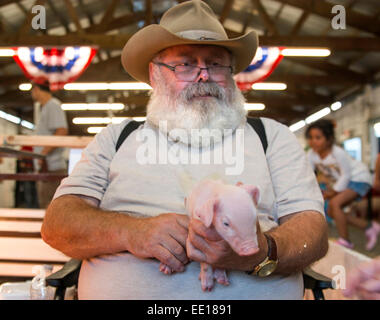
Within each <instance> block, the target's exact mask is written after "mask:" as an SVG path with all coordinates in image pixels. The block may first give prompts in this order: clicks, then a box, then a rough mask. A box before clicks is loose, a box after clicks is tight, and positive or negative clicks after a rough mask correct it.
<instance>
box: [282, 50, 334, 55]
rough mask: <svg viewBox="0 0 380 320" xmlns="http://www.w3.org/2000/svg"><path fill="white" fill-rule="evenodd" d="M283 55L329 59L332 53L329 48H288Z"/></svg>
mask: <svg viewBox="0 0 380 320" xmlns="http://www.w3.org/2000/svg"><path fill="white" fill-rule="evenodd" d="M281 54H282V55H283V56H284V57H327V56H329V55H330V54H331V51H330V50H329V49H327V48H286V49H282V50H281Z"/></svg>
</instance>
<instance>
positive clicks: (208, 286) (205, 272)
mask: <svg viewBox="0 0 380 320" xmlns="http://www.w3.org/2000/svg"><path fill="white" fill-rule="evenodd" d="M199 279H200V280H201V286H202V290H203V291H211V290H212V288H214V272H213V270H212V267H211V266H210V265H209V264H207V263H204V262H201V272H200V273H199Z"/></svg>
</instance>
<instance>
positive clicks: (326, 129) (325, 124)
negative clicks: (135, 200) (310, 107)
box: [305, 119, 335, 144]
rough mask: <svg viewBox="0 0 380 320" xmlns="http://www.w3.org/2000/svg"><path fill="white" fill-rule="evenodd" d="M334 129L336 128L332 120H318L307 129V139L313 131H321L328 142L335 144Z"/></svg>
mask: <svg viewBox="0 0 380 320" xmlns="http://www.w3.org/2000/svg"><path fill="white" fill-rule="evenodd" d="M334 127H335V124H334V122H333V121H331V120H327V119H321V120H317V121H315V122H313V123H312V124H310V125H309V126H308V127H307V129H306V131H305V137H306V139H309V138H310V130H311V129H319V130H321V132H322V134H323V135H324V136H325V138H326V140H327V141H330V142H331V144H333V143H334V142H335V133H334Z"/></svg>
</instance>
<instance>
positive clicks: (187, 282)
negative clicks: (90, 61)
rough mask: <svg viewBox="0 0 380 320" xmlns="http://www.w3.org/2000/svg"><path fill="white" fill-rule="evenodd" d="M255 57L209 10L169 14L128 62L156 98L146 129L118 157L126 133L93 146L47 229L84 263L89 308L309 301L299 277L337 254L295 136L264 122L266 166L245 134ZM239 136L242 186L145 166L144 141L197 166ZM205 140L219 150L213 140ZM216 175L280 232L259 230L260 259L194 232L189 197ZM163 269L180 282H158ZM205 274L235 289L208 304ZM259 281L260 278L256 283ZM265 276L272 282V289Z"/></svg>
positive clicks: (250, 45)
mask: <svg viewBox="0 0 380 320" xmlns="http://www.w3.org/2000/svg"><path fill="white" fill-rule="evenodd" d="M194 29H196V30H194ZM215 39H217V40H215ZM256 48H257V37H256V35H255V33H254V32H251V33H248V34H247V35H245V36H243V37H240V38H237V39H228V37H227V35H226V34H225V31H224V29H223V27H222V25H221V24H220V23H219V21H218V20H217V18H216V17H215V15H214V14H213V12H212V10H211V9H210V8H209V7H208V6H207V5H206V4H205V3H203V2H201V1H188V2H184V3H182V4H179V5H177V6H175V7H173V8H171V9H170V10H168V11H167V12H166V13H165V14H164V16H163V17H162V19H161V22H160V25H150V26H148V27H146V28H143V29H142V30H140V31H139V32H137V33H136V34H135V35H134V36H133V37H132V38H131V39H130V40H129V41H128V43H127V44H126V46H125V47H124V49H123V54H122V63H123V65H124V67H125V69H126V70H127V72H129V73H130V74H131V75H132V76H133V77H135V78H136V79H138V80H140V81H144V82H149V83H150V84H151V86H152V87H153V94H152V96H151V99H150V102H149V105H148V110H147V121H146V123H145V124H144V125H142V126H140V127H139V128H138V129H137V130H136V131H134V132H132V133H131V134H130V136H129V137H128V139H127V140H126V141H125V142H124V143H123V144H122V145H121V147H120V149H119V150H118V152H117V153H116V152H115V144H116V141H117V139H118V137H119V135H120V132H121V131H122V129H123V127H124V126H125V125H126V123H123V124H121V125H116V126H112V125H111V126H109V127H107V128H106V129H103V131H102V132H101V133H100V134H98V135H97V136H96V137H95V139H94V141H93V142H92V143H90V145H89V146H88V147H87V148H86V149H85V150H84V152H83V155H82V159H81V161H80V162H79V163H78V164H77V166H76V167H75V168H74V170H73V172H72V174H71V176H70V177H69V178H67V179H65V180H63V182H62V184H61V186H60V187H59V189H58V190H57V192H56V194H55V196H54V197H55V199H54V200H53V201H52V203H51V205H50V206H49V208H48V210H47V213H46V217H45V221H44V224H43V227H42V236H43V239H44V240H45V241H46V242H47V243H49V244H50V245H51V246H53V247H55V248H57V249H58V250H61V251H62V252H64V253H65V254H67V255H69V256H71V257H75V258H79V259H84V261H83V264H82V269H81V273H80V279H79V292H78V294H79V298H80V299H281V298H282V299H301V298H302V296H303V283H302V276H301V273H300V271H301V270H302V269H303V268H304V267H306V266H307V265H309V264H310V263H311V262H313V261H315V260H317V259H319V258H321V257H322V256H323V255H324V254H325V253H326V251H327V228H326V223H325V219H324V215H323V206H322V204H323V201H322V196H321V193H320V191H319V189H318V185H317V184H316V181H315V178H314V176H313V172H312V171H311V169H310V167H309V165H308V163H307V161H306V159H305V156H304V152H303V150H302V148H301V147H300V146H299V144H298V143H297V140H296V138H295V137H294V135H293V134H292V133H291V132H290V131H289V130H288V129H287V127H285V126H283V125H281V124H279V123H277V122H275V121H273V120H270V119H263V122H264V126H265V129H266V132H267V138H268V150H267V154H266V156H265V154H264V152H263V147H262V145H261V142H260V139H259V137H258V135H257V134H256V133H255V132H254V130H253V129H252V127H250V126H249V125H248V124H247V123H246V116H245V115H246V113H245V111H244V98H243V96H242V94H241V93H240V91H239V90H238V89H237V87H236V85H235V83H234V81H233V78H232V70H233V72H240V71H242V70H244V68H245V67H246V66H247V65H249V63H250V61H251V60H252V58H253V56H254V54H255V51H256ZM144 130H145V131H144ZM193 130H199V131H201V130H204V131H205V134H204V136H202V134H201V135H199V134H195V133H194V131H193ZM238 130H239V131H238ZM199 131H197V133H199ZM210 132H212V133H211V134H209V133H210ZM220 132H222V133H223V135H221V134H220ZM231 132H232V133H231ZM238 132H239V134H240V133H241V132H243V133H244V142H243V145H245V146H246V148H245V149H244V150H243V154H242V155H240V158H242V159H243V160H244V168H243V170H242V171H241V172H235V173H234V174H226V172H227V171H226V168H227V166H228V163H226V161H225V162H224V163H219V162H217V161H216V162H215V163H206V162H205V163H200V162H199V161H198V162H196V161H192V162H186V161H177V162H175V161H169V160H168V161H166V162H158V163H157V162H154V161H153V162H149V161H148V162H147V161H145V162H144V161H143V160H144V159H145V158H144V159H142V158H143V156H144V154H145V153H144V152H141V150H144V147H146V145H145V144H144V143H145V142H146V141H145V140H144V139H142V136H144V135H146V136H153V137H154V138H156V141H157V144H156V145H155V146H154V147H157V149H158V150H157V153H156V155H157V156H159V157H161V156H162V157H163V158H165V157H164V156H167V157H168V158H165V159H172V160H173V157H174V154H176V153H178V154H180V153H183V154H187V155H191V156H194V158H196V156H199V155H201V156H210V154H211V152H212V151H218V152H219V151H221V150H222V148H223V147H224V146H225V145H228V144H229V143H232V142H233V143H235V144H231V145H233V146H237V145H238V139H236V137H237V136H238ZM179 133H181V134H179ZM183 133H185V134H183ZM207 135H209V136H211V138H212V139H211V140H212V142H210V139H203V138H205V137H206V136H207ZM144 141H145V142H144ZM151 149H152V148H151V147H148V149H147V151H148V153H149V152H150V151H152V150H151ZM234 150H235V149H234ZM219 154H220V153H219ZM153 158H154V157H153ZM205 158H206V159H207V157H205ZM217 160H220V159H219V158H218V159H217ZM212 175H216V176H222V177H223V179H224V180H225V181H226V182H228V183H231V184H236V183H237V182H240V181H241V182H243V183H249V184H253V185H256V186H258V187H259V189H260V191H261V193H260V194H261V195H260V201H259V205H258V211H259V213H261V217H262V219H261V220H262V221H264V220H265V221H266V222H269V223H272V226H273V224H274V225H275V226H276V228H273V229H272V230H271V231H270V232H266V233H265V234H264V233H263V232H262V231H261V229H260V227H259V228H258V233H257V235H258V243H259V248H260V250H259V252H258V253H257V254H255V255H252V256H247V257H241V256H238V255H237V254H236V253H235V252H234V251H232V249H231V248H230V247H229V245H228V244H227V243H226V242H225V241H224V240H223V239H222V238H221V237H220V236H219V234H218V233H216V231H215V229H213V228H212V227H211V228H205V227H204V226H203V225H202V224H201V223H200V222H199V221H191V222H189V218H188V217H187V216H186V214H185V208H184V199H185V197H186V196H187V187H186V185H187V186H188V185H189V181H190V184H191V181H198V180H200V179H202V178H205V177H209V176H212ZM272 182H273V183H272ZM184 186H185V187H184ZM278 224H279V225H280V226H278V227H277V225H278ZM263 225H264V223H263ZM266 229H268V228H266ZM186 242H187V244H186ZM269 247H270V248H271V249H269ZM276 247H277V254H276V250H275V249H276ZM268 254H269V256H268ZM194 261H196V262H194ZM160 262H162V263H164V264H166V265H167V266H169V267H170V268H171V269H173V270H174V271H175V272H174V274H171V275H165V274H163V273H160V272H159V264H160ZM198 262H207V263H209V264H211V265H212V266H214V267H218V268H221V269H227V270H229V276H228V277H229V280H230V282H231V284H230V285H229V286H222V285H220V284H218V285H217V286H215V287H214V289H213V290H212V291H211V292H202V290H201V287H200V283H199V280H198V274H199V263H198ZM252 271H253V273H254V275H252V274H251V275H249V274H247V273H246V272H249V273H252ZM264 271H265V272H264ZM273 271H274V272H273ZM272 272H273V273H272ZM271 273H272V274H271ZM257 274H260V275H261V276H265V275H269V274H271V275H270V276H269V277H268V278H266V279H264V278H261V277H260V276H259V275H257Z"/></svg>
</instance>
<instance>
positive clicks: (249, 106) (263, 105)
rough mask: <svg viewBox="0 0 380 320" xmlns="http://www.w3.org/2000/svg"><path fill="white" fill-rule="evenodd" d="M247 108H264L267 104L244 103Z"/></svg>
mask: <svg viewBox="0 0 380 320" xmlns="http://www.w3.org/2000/svg"><path fill="white" fill-rule="evenodd" d="M244 109H245V110H248V111H250V110H264V109H265V104H263V103H244Z"/></svg>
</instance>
